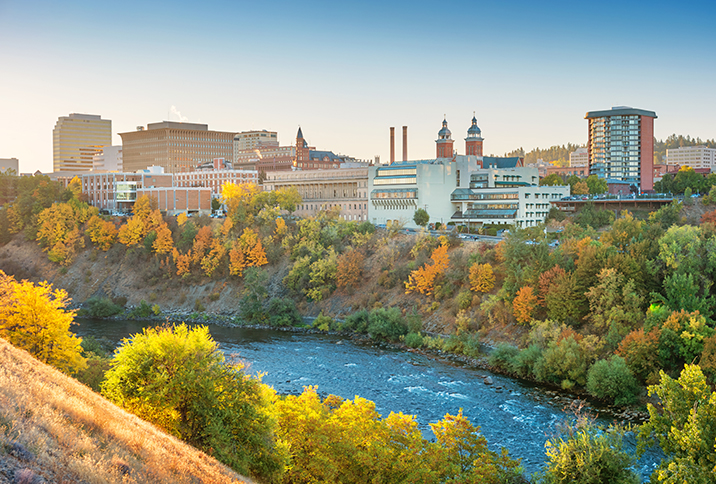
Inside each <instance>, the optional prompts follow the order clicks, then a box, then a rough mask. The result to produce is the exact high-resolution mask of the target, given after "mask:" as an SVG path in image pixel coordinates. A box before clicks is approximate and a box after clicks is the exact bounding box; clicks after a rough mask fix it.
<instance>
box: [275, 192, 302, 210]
mask: <svg viewBox="0 0 716 484" xmlns="http://www.w3.org/2000/svg"><path fill="white" fill-rule="evenodd" d="M276 201H277V202H278V206H279V207H281V210H286V211H287V212H288V213H293V212H295V211H296V207H297V206H298V205H300V204H301V203H303V198H301V194H300V193H298V189H297V188H296V187H286V188H281V189H279V190H278V191H277V193H276Z"/></svg>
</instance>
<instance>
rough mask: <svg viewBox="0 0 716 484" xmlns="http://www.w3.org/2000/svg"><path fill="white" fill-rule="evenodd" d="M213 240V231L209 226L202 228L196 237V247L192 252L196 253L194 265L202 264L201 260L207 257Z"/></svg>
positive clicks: (194, 246) (193, 247)
mask: <svg viewBox="0 0 716 484" xmlns="http://www.w3.org/2000/svg"><path fill="white" fill-rule="evenodd" d="M212 238H213V237H212V234H211V229H210V228H209V227H208V226H206V227H202V228H200V229H199V231H198V232H197V233H196V235H195V236H194V245H193V246H192V248H191V251H192V252H193V253H194V259H193V262H194V264H200V263H201V260H202V259H203V258H204V256H205V255H206V251H207V250H209V249H210V248H211V240H212Z"/></svg>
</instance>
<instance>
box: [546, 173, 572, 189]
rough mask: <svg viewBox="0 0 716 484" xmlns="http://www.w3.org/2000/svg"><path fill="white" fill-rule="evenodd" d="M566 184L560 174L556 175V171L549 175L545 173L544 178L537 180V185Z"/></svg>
mask: <svg viewBox="0 0 716 484" xmlns="http://www.w3.org/2000/svg"><path fill="white" fill-rule="evenodd" d="M562 185H566V183H565V181H564V180H563V179H562V176H561V175H558V174H557V173H552V174H550V175H547V176H546V177H544V178H541V179H540V181H539V186H541V187H543V186H549V187H553V186H562Z"/></svg>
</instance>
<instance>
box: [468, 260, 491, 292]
mask: <svg viewBox="0 0 716 484" xmlns="http://www.w3.org/2000/svg"><path fill="white" fill-rule="evenodd" d="M493 287H495V274H494V272H493V271H492V266H491V265H490V264H478V263H475V264H473V265H472V267H470V289H472V290H473V291H475V292H490V291H492V288H493Z"/></svg>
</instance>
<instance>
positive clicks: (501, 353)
mask: <svg viewBox="0 0 716 484" xmlns="http://www.w3.org/2000/svg"><path fill="white" fill-rule="evenodd" d="M519 353H520V350H519V349H517V348H516V347H515V346H512V345H511V344H507V343H500V344H499V345H497V348H495V351H493V352H492V354H491V355H490V358H489V362H490V365H492V366H494V367H496V368H499V369H501V370H503V371H511V370H512V368H513V366H514V362H515V359H516V358H517V355H518V354H519Z"/></svg>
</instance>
